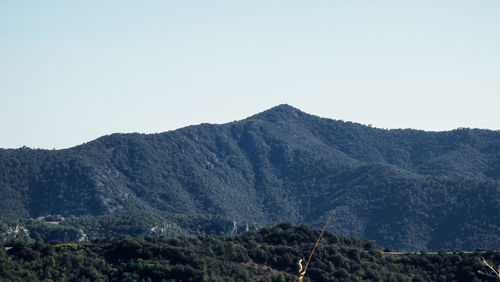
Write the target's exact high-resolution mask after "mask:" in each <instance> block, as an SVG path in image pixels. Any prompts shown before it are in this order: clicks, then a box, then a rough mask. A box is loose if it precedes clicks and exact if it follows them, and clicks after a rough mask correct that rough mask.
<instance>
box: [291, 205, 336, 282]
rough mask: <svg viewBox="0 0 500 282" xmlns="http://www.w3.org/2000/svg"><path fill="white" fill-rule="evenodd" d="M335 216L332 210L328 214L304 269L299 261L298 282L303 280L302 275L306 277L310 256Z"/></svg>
mask: <svg viewBox="0 0 500 282" xmlns="http://www.w3.org/2000/svg"><path fill="white" fill-rule="evenodd" d="M334 214H335V211H334V210H332V211H331V212H330V215H329V216H328V220H327V221H326V223H325V226H323V229H321V233H320V234H319V237H318V239H317V240H316V243H314V247H313V249H312V251H311V254H309V258H308V259H307V262H306V266H304V269H302V259H300V260H299V282H302V279H304V275H306V270H307V267H308V266H309V263H310V262H311V259H312V256H313V254H314V251H316V248H317V247H318V245H319V241H321V238H323V233H325V229H326V227H327V226H328V224H329V223H330V221H331V220H332V217H333V215H334Z"/></svg>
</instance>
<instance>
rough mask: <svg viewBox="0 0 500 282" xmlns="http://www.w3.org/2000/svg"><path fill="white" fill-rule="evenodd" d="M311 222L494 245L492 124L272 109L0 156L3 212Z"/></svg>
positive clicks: (498, 240) (497, 181)
mask: <svg viewBox="0 0 500 282" xmlns="http://www.w3.org/2000/svg"><path fill="white" fill-rule="evenodd" d="M135 210H142V211H151V212H163V213H176V214H186V215H213V216H220V217H224V218H227V219H230V220H233V221H236V222H253V223H256V224H258V225H266V224H268V223H272V222H282V221H291V222H294V223H300V222H307V223H310V224H313V225H314V226H321V225H322V224H323V223H324V221H325V220H326V216H327V214H328V213H329V211H330V210H335V211H336V213H335V216H334V219H333V220H332V223H331V224H330V226H329V230H330V231H332V232H336V233H339V234H343V235H356V236H358V237H361V238H368V239H371V240H376V241H377V242H378V243H379V244H382V245H391V246H392V247H395V248H398V249H405V250H426V249H429V250H433V249H441V248H449V249H457V248H458V249H476V248H499V247H500V225H499V222H500V220H499V219H500V132H498V131H491V130H480V129H464V128H462V129H457V130H452V131H446V132H426V131H420V130H412V129H404V130H403V129H397V130H383V129H378V128H372V127H369V126H364V125H361V124H357V123H352V122H344V121H339V120H331V119H325V118H320V117H317V116H313V115H309V114H307V113H304V112H302V111H300V110H298V109H295V108H293V107H291V106H288V105H280V106H277V107H274V108H272V109H270V110H267V111H265V112H262V113H259V114H257V115H254V116H251V117H249V118H247V119H244V120H241V121H236V122H231V123H227V124H222V125H213V124H200V125H196V126H189V127H185V128H182V129H178V130H175V131H169V132H164V133H160V134H137V133H133V134H112V135H108V136H103V137H101V138H98V139H96V140H94V141H91V142H88V143H86V144H83V145H80V146H76V147H73V148H70V149H64V150H52V151H50V150H33V149H29V148H21V149H8V150H0V214H1V215H2V216H4V217H6V218H12V219H20V218H36V217H40V216H47V215H62V216H70V215H74V216H100V215H109V214H114V213H117V212H127V211H135Z"/></svg>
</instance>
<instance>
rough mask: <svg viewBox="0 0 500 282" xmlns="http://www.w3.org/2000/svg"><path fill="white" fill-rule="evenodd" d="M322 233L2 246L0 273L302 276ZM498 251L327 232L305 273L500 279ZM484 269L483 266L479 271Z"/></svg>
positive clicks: (73, 277) (282, 229)
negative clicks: (405, 245) (387, 243)
mask: <svg viewBox="0 0 500 282" xmlns="http://www.w3.org/2000/svg"><path fill="white" fill-rule="evenodd" d="M318 234H319V231H318V230H314V229H312V228H311V227H309V226H307V225H300V226H294V225H293V224H290V223H284V224H279V225H272V226H269V227H265V228H262V229H261V230H260V231H259V232H257V233H255V232H247V233H244V234H243V235H240V236H237V237H226V238H222V237H207V236H200V237H191V238H186V237H184V238H182V237H179V238H166V237H163V236H161V237H138V238H132V237H129V236H124V237H120V238H113V239H99V240H94V241H92V242H84V243H70V244H59V243H56V242H52V243H49V244H46V243H43V242H42V241H37V242H35V243H33V244H26V243H25V242H23V241H19V240H14V241H12V242H11V244H10V246H9V248H8V250H7V251H5V250H4V249H3V248H1V249H0V265H1V266H2V267H0V280H2V281H26V280H31V281H35V280H37V281H55V280H57V281H63V280H64V281H296V277H297V276H296V274H297V270H298V266H297V261H298V260H299V259H300V258H304V259H305V258H307V256H308V254H309V252H310V250H311V248H312V245H313V243H314V241H315V240H316V238H317V236H318ZM483 257H484V258H485V259H486V260H488V261H489V262H490V263H491V264H495V265H497V264H499V263H500V254H499V253H498V252H497V253H495V252H491V251H490V252H484V253H469V254H466V253H462V252H454V253H451V252H448V253H447V252H444V251H441V252H439V253H437V254H425V253H423V254H399V255H385V254H384V253H383V252H382V250H381V249H380V248H379V247H377V246H376V245H375V243H374V242H373V241H360V240H357V239H355V238H347V237H341V236H337V235H333V234H331V233H326V234H325V236H324V239H323V241H322V242H321V244H320V245H319V247H318V249H317V251H316V253H315V255H314V257H313V259H312V261H311V264H310V267H309V269H308V271H307V273H306V279H305V281H360V280H363V281H367V280H368V281H468V282H473V281H497V279H495V278H493V277H489V276H487V275H485V274H488V269H487V268H486V266H484V265H483V264H482V263H481V260H482V258H483ZM478 271H482V272H484V273H485V274H481V273H479V272H478Z"/></svg>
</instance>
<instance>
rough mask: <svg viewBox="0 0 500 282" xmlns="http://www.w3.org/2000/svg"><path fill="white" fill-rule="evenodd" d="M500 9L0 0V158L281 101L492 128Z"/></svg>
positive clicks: (498, 120)
mask: <svg viewBox="0 0 500 282" xmlns="http://www.w3.org/2000/svg"><path fill="white" fill-rule="evenodd" d="M499 15H500V1H496V0H494V1H493V0H492V1H481V0H478V1H436V0H432V1H422V0H420V1H399V0H398V1H373V0H370V1H333V0H331V1H290V0H286V1H273V0H265V1H255V0H252V1H206V0H204V1H123V0H120V1H19V0H14V1H6V0H2V1H0V147H2V148H15V147H20V146H23V145H26V146H29V147H32V148H49V149H52V148H66V147H71V146H74V145H78V144H81V143H83V142H87V141H90V140H92V139H95V138H97V137H99V136H102V135H105V134H110V133H114V132H144V133H153V132H163V131H167V130H172V129H176V128H179V127H183V126H187V125H191V124H198V123H202V122H209V123H224V122H229V121H233V120H238V119H242V118H245V117H247V116H249V115H252V114H255V113H257V112H261V111H263V110H266V109H268V108H270V107H272V106H275V105H277V104H282V103H287V104H290V105H292V106H294V107H297V108H299V109H301V110H303V111H305V112H308V113H311V114H315V115H319V116H323V117H329V118H334V119H343V120H350V121H355V122H360V123H364V124H372V125H373V126H375V127H382V128H418V129H425V130H449V129H453V128H457V127H477V128H489V129H495V130H497V129H500V109H499V108H500V16H499Z"/></svg>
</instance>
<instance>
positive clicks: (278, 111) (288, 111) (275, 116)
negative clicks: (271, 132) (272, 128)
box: [251, 104, 308, 121]
mask: <svg viewBox="0 0 500 282" xmlns="http://www.w3.org/2000/svg"><path fill="white" fill-rule="evenodd" d="M306 115H308V114H307V113H304V112H303V111H301V110H299V109H297V108H295V107H292V106H290V105H288V104H280V105H278V106H274V107H272V108H270V109H269V110H266V111H263V112H261V113H258V114H256V115H254V116H252V117H251V118H258V119H264V120H268V121H278V120H290V119H297V118H300V117H304V116H306Z"/></svg>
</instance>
